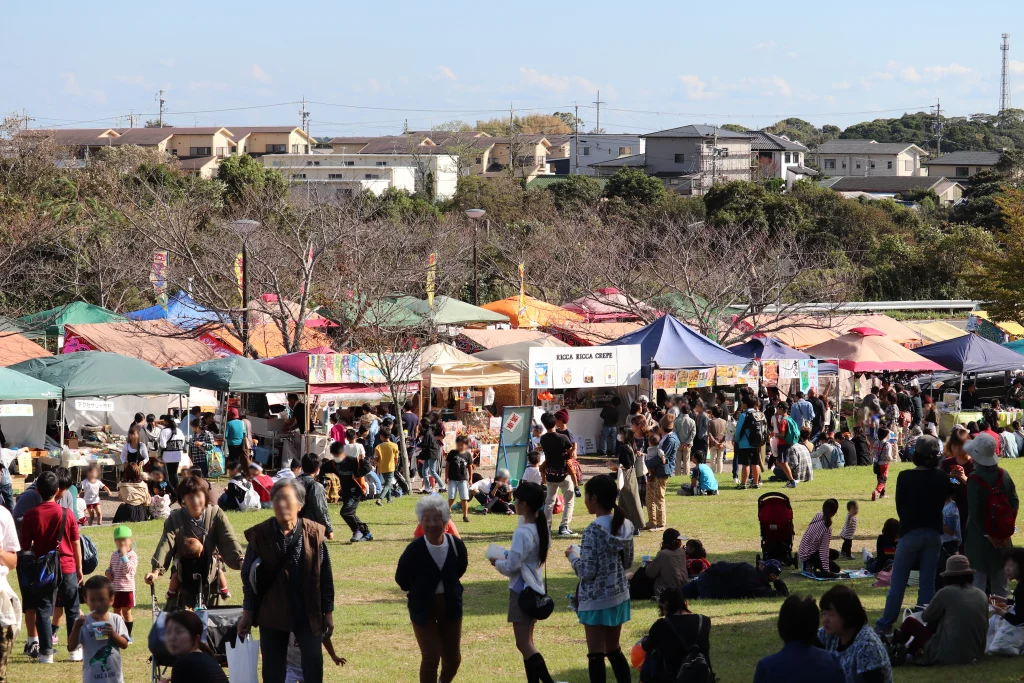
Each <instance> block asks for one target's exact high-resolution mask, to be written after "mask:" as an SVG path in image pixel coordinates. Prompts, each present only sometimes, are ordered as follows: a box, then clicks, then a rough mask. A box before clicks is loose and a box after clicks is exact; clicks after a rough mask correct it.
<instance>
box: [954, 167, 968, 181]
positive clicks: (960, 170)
mask: <svg viewBox="0 0 1024 683" xmlns="http://www.w3.org/2000/svg"><path fill="white" fill-rule="evenodd" d="M970 171H971V169H969V168H967V167H966V166H957V167H956V177H957V178H966V177H967V176H969V175H970V174H971V173H970Z"/></svg>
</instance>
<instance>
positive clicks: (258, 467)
mask: <svg viewBox="0 0 1024 683" xmlns="http://www.w3.org/2000/svg"><path fill="white" fill-rule="evenodd" d="M249 469H250V470H256V471H257V472H262V471H263V465H261V464H259V463H258V462H251V463H249Z"/></svg>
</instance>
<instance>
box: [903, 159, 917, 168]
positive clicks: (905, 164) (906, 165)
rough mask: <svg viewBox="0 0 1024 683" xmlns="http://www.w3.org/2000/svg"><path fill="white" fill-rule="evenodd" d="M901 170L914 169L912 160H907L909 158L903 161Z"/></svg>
mask: <svg viewBox="0 0 1024 683" xmlns="http://www.w3.org/2000/svg"><path fill="white" fill-rule="evenodd" d="M903 170H904V171H913V170H914V162H913V161H911V160H909V159H907V160H906V161H904V162H903Z"/></svg>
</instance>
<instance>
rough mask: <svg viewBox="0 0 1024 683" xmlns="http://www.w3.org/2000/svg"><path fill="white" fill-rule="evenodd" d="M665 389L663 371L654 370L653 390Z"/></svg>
mask: <svg viewBox="0 0 1024 683" xmlns="http://www.w3.org/2000/svg"><path fill="white" fill-rule="evenodd" d="M664 388H665V371H664V370H655V371H654V390H655V391H657V390H658V389H664Z"/></svg>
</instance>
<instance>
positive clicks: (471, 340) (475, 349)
mask: <svg viewBox="0 0 1024 683" xmlns="http://www.w3.org/2000/svg"><path fill="white" fill-rule="evenodd" d="M550 336H551V335H550V334H548V333H547V332H542V331H540V330H526V329H519V330H491V329H485V330H473V329H464V330H462V331H460V332H459V336H458V337H456V338H455V346H456V347H457V348H458V349H459V350H460V351H463V352H465V353H469V354H473V353H479V352H480V351H486V350H487V349H493V348H495V347H497V346H506V345H508V344H516V343H518V342H523V341H530V340H532V339H544V338H546V337H550Z"/></svg>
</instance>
